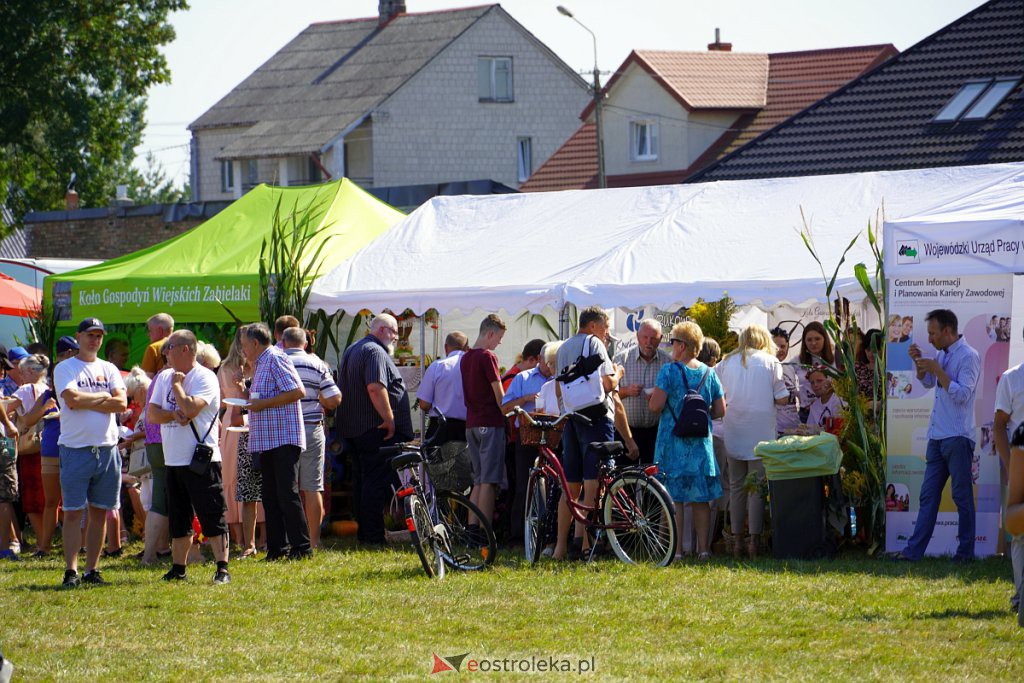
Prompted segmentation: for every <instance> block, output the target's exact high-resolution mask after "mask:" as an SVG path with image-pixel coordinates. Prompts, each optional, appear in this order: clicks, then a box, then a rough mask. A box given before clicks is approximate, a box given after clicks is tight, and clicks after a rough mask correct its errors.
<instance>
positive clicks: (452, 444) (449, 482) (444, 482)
mask: <svg viewBox="0 0 1024 683" xmlns="http://www.w3.org/2000/svg"><path fill="white" fill-rule="evenodd" d="M426 465H427V474H429V475H430V481H432V482H433V483H434V488H436V489H438V490H441V491H459V492H462V491H465V490H466V489H468V488H469V487H470V486H472V485H473V463H472V462H471V461H470V459H469V447H468V446H467V444H466V442H465V441H449V442H448V443H446V444H444V445H443V446H441V447H440V448H439V449H437V451H435V452H434V453H433V454H432V455H431V456H430V457H428V458H427V460H426Z"/></svg>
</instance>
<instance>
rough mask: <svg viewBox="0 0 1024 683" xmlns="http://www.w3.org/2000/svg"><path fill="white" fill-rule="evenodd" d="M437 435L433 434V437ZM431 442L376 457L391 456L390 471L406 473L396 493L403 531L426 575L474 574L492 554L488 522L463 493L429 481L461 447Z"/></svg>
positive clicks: (391, 449)
mask: <svg viewBox="0 0 1024 683" xmlns="http://www.w3.org/2000/svg"><path fill="white" fill-rule="evenodd" d="M442 419H443V418H442ZM443 431H444V430H443V429H439V430H437V432H435V436H436V435H439V434H441V433H443ZM432 440H433V439H428V440H427V441H426V442H424V443H423V444H415V443H406V444H399V445H397V446H387V447H384V448H382V449H381V454H382V455H393V454H396V453H397V455H394V457H392V458H391V467H392V468H393V469H394V470H395V471H396V472H406V471H407V472H408V473H409V475H408V477H409V483H408V484H407V485H406V486H403V487H402V488H401V489H399V490H398V491H397V493H396V495H397V496H398V498H399V500H401V501H403V506H404V511H405V525H406V529H407V530H408V531H409V536H410V540H411V542H412V545H413V547H414V548H416V553H417V554H418V555H419V557H420V562H421V563H422V564H423V571H425V572H426V573H427V576H431V577H433V576H436V577H438V578H443V577H444V574H445V569H446V567H451V568H452V569H457V570H459V571H478V570H480V569H483V568H484V567H487V566H489V565H491V564H492V563H493V562H494V559H495V558H496V557H497V556H498V542H497V539H496V538H495V537H494V530H493V529H492V528H491V523H490V520H488V519H486V518H485V517H484V515H483V513H482V512H480V508H478V507H477V506H476V505H475V504H474V503H473V502H472V501H470V500H469V498H467V497H466V496H465V495H463V494H462V493H460V492H458V491H453V490H446V489H445V488H437V487H435V486H434V485H433V484H432V483H431V479H432V477H433V475H432V474H431V472H432V471H433V472H437V473H438V474H439V478H442V477H441V476H440V475H441V474H442V473H444V472H447V471H450V470H451V460H452V458H453V457H457V456H458V449H459V446H458V444H461V442H449V444H446V445H445V446H438V445H435V444H433V443H431V441H432ZM449 446H451V448H449ZM446 450H447V451H448V454H446V453H445V451H446ZM452 454H455V455H452Z"/></svg>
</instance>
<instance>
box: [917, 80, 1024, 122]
mask: <svg viewBox="0 0 1024 683" xmlns="http://www.w3.org/2000/svg"><path fill="white" fill-rule="evenodd" d="M1019 82H1020V77H1019V76H1013V77H1007V78H986V79H982V80H977V81H968V82H967V83H965V84H964V85H963V87H961V88H960V90H958V91H957V93H956V94H955V95H953V98H952V99H951V100H950V101H949V102H947V103H946V106H944V107H943V108H942V109H941V111H939V113H938V114H936V115H935V118H934V119H932V123H953V122H954V121H982V120H984V119H986V118H988V115H989V114H991V113H992V112H993V111H994V110H995V108H996V107H998V106H999V103H1000V102H1002V101H1003V100H1004V99H1006V96H1007V95H1009V94H1010V93H1011V92H1012V91H1013V89H1014V88H1016V87H1017V84H1018V83H1019Z"/></svg>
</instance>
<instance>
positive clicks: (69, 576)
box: [61, 569, 82, 588]
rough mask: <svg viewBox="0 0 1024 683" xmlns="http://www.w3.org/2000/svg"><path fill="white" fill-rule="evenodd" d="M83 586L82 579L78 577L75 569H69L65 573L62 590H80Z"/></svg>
mask: <svg viewBox="0 0 1024 683" xmlns="http://www.w3.org/2000/svg"><path fill="white" fill-rule="evenodd" d="M81 585H82V577H81V576H79V575H78V572H76V571H75V570H74V569H68V570H67V571H66V572H64V582H63V583H62V584H61V588H78V587H79V586H81Z"/></svg>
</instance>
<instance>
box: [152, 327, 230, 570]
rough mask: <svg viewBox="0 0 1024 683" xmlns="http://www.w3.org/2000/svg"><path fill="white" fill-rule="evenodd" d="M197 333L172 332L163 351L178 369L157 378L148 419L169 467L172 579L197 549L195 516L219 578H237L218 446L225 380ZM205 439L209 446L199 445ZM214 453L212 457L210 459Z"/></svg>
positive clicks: (206, 444) (168, 362) (168, 499)
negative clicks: (199, 354) (199, 353)
mask: <svg viewBox="0 0 1024 683" xmlns="http://www.w3.org/2000/svg"><path fill="white" fill-rule="evenodd" d="M196 348H197V342H196V336H195V335H194V334H193V333H192V332H191V331H190V330H178V331H176V332H174V333H173V334H171V336H170V337H168V338H167V342H166V343H165V344H164V346H163V351H164V353H165V354H166V355H167V364H168V365H169V366H170V368H171V370H172V372H165V373H161V374H160V375H158V376H157V378H156V380H154V384H155V385H156V386H154V387H153V392H152V395H151V397H150V399H149V406H148V407H147V409H146V420H147V422H148V423H149V424H158V425H160V438H161V439H162V440H163V444H164V464H165V465H166V467H167V511H168V522H169V526H170V531H171V561H172V563H173V564H172V565H171V569H170V571H168V572H167V573H166V574H165V575H164V579H165V580H166V581H182V580H184V579H185V563H186V561H187V558H188V553H189V550H191V549H192V517H193V515H194V516H195V517H197V518H198V519H199V525H200V527H201V528H202V530H203V534H205V535H206V537H207V540H208V542H209V545H210V548H211V550H212V551H213V558H214V559H215V560H216V561H217V571H216V573H215V574H214V576H213V582H214V583H215V584H225V583H230V582H231V575H230V574H228V536H227V532H228V525H227V522H226V520H225V517H224V515H225V513H226V512H227V505H226V504H225V502H224V480H223V478H222V476H221V456H220V450H219V448H218V447H217V437H218V435H219V431H218V429H217V410H218V408H219V407H220V383H219V382H218V381H217V375H215V374H213V372H212V371H211V370H208V369H207V368H204V367H203V366H202V365H200V364H199V363H197V362H196ZM200 443H201V444H202V445H203V446H204V447H205V448H203V449H199V450H197V448H196V446H197V445H199V444H200ZM207 458H208V459H207Z"/></svg>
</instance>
